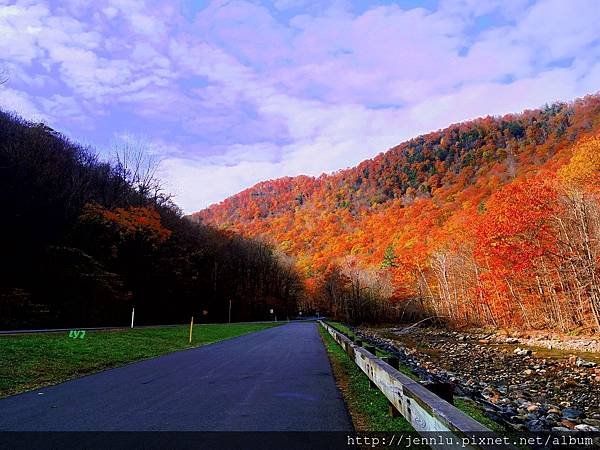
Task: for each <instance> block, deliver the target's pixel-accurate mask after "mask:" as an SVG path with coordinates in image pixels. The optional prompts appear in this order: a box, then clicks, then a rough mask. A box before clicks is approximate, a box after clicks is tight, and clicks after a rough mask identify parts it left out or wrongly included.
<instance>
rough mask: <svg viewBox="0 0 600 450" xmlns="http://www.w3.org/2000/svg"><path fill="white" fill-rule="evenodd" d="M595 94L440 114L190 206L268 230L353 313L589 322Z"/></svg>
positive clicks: (323, 291) (321, 288)
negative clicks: (317, 171) (357, 151)
mask: <svg viewBox="0 0 600 450" xmlns="http://www.w3.org/2000/svg"><path fill="white" fill-rule="evenodd" d="M599 133H600V96H598V95H595V96H588V97H586V98H584V99H580V100H576V101H574V102H572V103H570V104H564V103H558V104H553V105H550V106H545V107H543V108H541V109H538V110H532V111H525V112H523V113H522V114H511V115H507V116H504V117H485V118H481V119H477V120H474V121H470V122H466V123H461V124H456V125H452V126H450V127H448V128H446V129H444V130H441V131H436V132H433V133H429V134H427V135H424V136H419V137H417V138H415V139H412V140H410V141H408V142H405V143H402V144H400V145H398V146H397V147H394V148H392V149H390V150H389V151H387V152H386V153H382V154H379V155H378V156H377V157H375V158H373V159H371V160H368V161H365V162H363V163H361V164H360V165H359V166H357V167H355V168H352V169H348V170H343V171H340V172H337V173H334V174H331V175H322V176H320V177H318V178H313V177H304V176H303V177H296V178H284V179H280V180H274V181H267V182H263V183H260V184H258V185H256V186H254V187H252V188H250V189H247V190H245V191H243V192H241V193H239V194H237V195H235V196H233V197H231V198H229V199H226V200H225V201H223V202H222V203H220V204H218V205H213V206H212V207H210V208H208V209H206V210H203V211H201V212H199V213H196V214H195V215H193V217H194V218H195V219H196V220H197V221H200V222H201V223H204V224H212V225H217V226H219V227H220V228H222V229H227V230H232V231H239V232H241V233H242V234H243V235H245V236H250V237H257V236H261V237H263V238H265V239H271V240H272V241H273V242H275V243H276V244H277V245H278V246H279V247H280V248H281V250H282V251H284V252H285V253H287V254H288V255H291V256H293V257H294V258H295V259H296V265H297V267H298V268H299V269H300V271H301V274H302V275H303V276H304V278H305V284H306V287H307V289H308V291H309V293H310V294H311V297H310V298H311V299H312V300H311V301H313V302H314V306H315V307H319V308H322V309H323V310H328V311H329V312H330V313H332V314H333V315H335V316H337V317H338V318H341V319H346V320H351V321H355V322H361V321H368V320H382V321H394V320H399V319H403V318H406V317H407V315H408V314H419V315H422V316H424V317H425V316H437V317H439V318H440V319H441V320H443V321H445V322H448V323H450V324H454V325H489V326H495V327H520V326H527V327H532V328H548V329H556V330H560V331H563V332H566V331H573V330H579V331H591V330H600V322H599V318H600V279H599V277H600V271H599V264H600V261H599V257H600V242H599V237H600V236H599V233H600V215H599V207H600V203H599V196H598V195H599V189H598V188H599V186H600V139H599V138H598V137H597V136H598V135H599Z"/></svg>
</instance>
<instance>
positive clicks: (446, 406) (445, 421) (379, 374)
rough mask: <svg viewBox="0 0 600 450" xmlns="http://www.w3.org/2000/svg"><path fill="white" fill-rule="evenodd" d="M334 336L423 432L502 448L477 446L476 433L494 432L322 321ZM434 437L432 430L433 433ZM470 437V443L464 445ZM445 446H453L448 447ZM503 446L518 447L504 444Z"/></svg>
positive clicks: (470, 445)
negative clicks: (448, 434) (438, 433)
mask: <svg viewBox="0 0 600 450" xmlns="http://www.w3.org/2000/svg"><path fill="white" fill-rule="evenodd" d="M319 323H320V324H321V326H323V328H325V329H326V330H327V331H328V332H329V334H330V335H331V336H332V337H333V339H334V340H335V341H336V342H337V343H338V344H339V345H340V346H341V347H342V348H343V349H344V351H345V352H346V353H347V354H348V355H349V356H350V358H352V359H353V360H354V362H355V363H356V365H357V366H358V367H359V368H360V369H361V370H362V371H363V372H364V373H365V374H366V375H367V377H368V378H369V380H371V384H372V385H374V386H376V387H377V388H378V389H379V390H380V391H381V392H382V393H383V395H385V396H386V397H387V399H388V400H389V402H390V407H391V408H395V410H396V411H398V412H399V413H400V414H402V415H403V416H404V418H405V419H406V420H407V421H408V422H409V423H410V424H411V425H412V426H413V428H414V429H415V430H416V431H417V432H419V433H422V432H436V431H437V432H445V433H450V434H452V435H453V437H454V439H453V441H455V442H456V443H457V445H456V448H463V449H464V448H471V449H489V448H495V449H498V448H499V447H498V445H495V446H493V445H485V444H483V445H477V442H478V440H477V439H473V437H474V436H475V435H480V433H485V434H486V435H490V436H491V435H493V434H494V433H493V432H492V431H491V430H490V429H489V428H487V427H485V426H483V425H482V424H480V423H479V422H477V421H476V420H474V419H472V418H471V417H469V416H468V415H466V414H465V413H463V412H462V411H461V410H459V409H458V408H456V407H455V406H453V405H451V404H450V403H448V402H447V401H445V400H443V399H442V398H440V397H438V396H437V395H435V394H434V393H433V392H431V391H429V390H428V389H427V388H425V387H424V386H423V385H421V384H420V383H419V382H417V381H415V380H412V379H411V378H409V377H407V376H406V375H404V374H403V373H401V372H399V371H398V370H397V369H395V368H394V367H392V366H391V365H389V364H388V363H386V362H385V361H383V360H382V359H380V358H377V356H375V355H374V354H372V353H371V352H369V351H367V350H366V349H364V348H362V347H361V346H359V345H357V344H355V343H354V342H352V341H351V340H350V339H349V338H347V337H346V336H344V335H343V334H342V333H340V332H338V331H337V330H335V329H334V328H332V327H331V326H330V325H328V324H326V323H325V322H323V321H319ZM429 436H431V433H429ZM467 438H470V439H469V442H468V443H467V444H466V445H464V444H463V443H464V442H466V440H467ZM443 448H452V446H444V447H443ZM503 448H514V447H511V446H508V445H506V446H504V447H503Z"/></svg>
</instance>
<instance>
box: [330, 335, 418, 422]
mask: <svg viewBox="0 0 600 450" xmlns="http://www.w3.org/2000/svg"><path fill="white" fill-rule="evenodd" d="M319 332H320V333H321V336H322V338H323V342H324V343H325V348H326V349H327V353H328V354H329V358H330V360H331V363H332V366H333V369H334V372H335V375H336V378H337V379H338V384H340V388H341V390H342V393H343V394H344V398H345V400H346V404H347V405H348V408H349V409H350V412H351V414H352V416H353V420H354V422H355V423H354V426H355V427H356V428H357V430H358V431H405V432H406V431H414V430H413V428H412V426H411V425H410V424H409V423H408V422H407V421H406V420H405V419H404V418H403V417H391V416H389V415H388V400H387V398H385V396H384V395H383V394H382V393H381V391H379V389H377V388H371V387H369V379H368V378H367V376H366V375H365V374H364V373H363V372H362V371H361V370H360V369H359V368H358V367H357V366H356V364H354V361H352V360H351V359H350V357H349V356H348V355H347V354H346V353H345V352H344V351H343V350H342V348H341V347H340V346H339V345H338V344H337V343H336V342H335V341H334V340H333V338H332V337H331V336H330V335H329V333H328V332H327V331H326V330H325V329H324V328H323V327H319ZM357 422H358V423H357Z"/></svg>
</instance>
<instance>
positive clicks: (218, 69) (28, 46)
mask: <svg viewBox="0 0 600 450" xmlns="http://www.w3.org/2000/svg"><path fill="white" fill-rule="evenodd" d="M598 23H600V8H599V7H598V2H597V1H596V0H587V1H586V0H572V1H563V0H541V1H533V0H531V1H529V0H503V1H496V0H489V1H477V0H439V1H423V2H419V1H415V0H405V1H389V0H388V1H383V0H382V1H362V0H361V1H359V0H355V1H347V0H332V1H307V0H263V1H250V0H215V1H213V0H203V1H181V2H177V1H175V0H171V1H167V0H165V1H147V2H144V1H142V0H98V1H94V2H88V1H85V0H64V1H62V0H55V1H45V0H38V1H29V0H24V1H16V2H15V1H8V2H7V1H2V0H0V69H1V70H2V71H3V72H5V73H7V74H8V75H9V81H8V82H7V83H6V84H5V85H4V86H2V87H0V107H1V108H2V109H5V110H12V111H16V112H17V113H19V114H21V115H22V116H24V117H26V118H28V119H30V120H33V121H43V122H45V123H47V124H48V125H49V126H51V127H53V128H55V129H57V130H59V131H62V132H64V133H65V134H67V135H68V136H70V137H72V138H73V139H76V140H78V141H80V142H82V143H84V144H90V145H93V146H94V147H95V148H96V149H97V151H98V153H99V154H100V155H101V156H102V157H105V158H110V157H111V155H113V154H114V149H115V148H117V147H119V146H121V145H124V143H125V142H126V141H131V140H134V141H136V142H138V143H142V144H143V145H144V146H146V147H147V148H148V151H149V152H152V153H156V154H158V155H159V157H160V159H161V169H160V173H161V176H162V177H163V179H164V180H165V182H166V184H167V186H168V188H169V189H170V190H171V191H172V192H174V193H175V195H176V202H177V203H178V204H179V205H180V206H181V207H183V209H184V210H185V211H186V212H192V211H196V210H199V209H201V208H203V207H205V206H207V205H209V204H210V203H213V202H217V201H220V200H222V199H224V198H225V197H227V196H229V195H232V194H234V193H236V192H238V191H240V190H242V189H244V188H246V187H248V186H251V185H253V184H254V183H256V182H258V181H261V180H264V179H271V178H277V177H281V176H286V175H297V174H301V173H304V174H310V175H319V174H321V173H323V172H330V171H334V170H337V169H341V168H345V167H349V166H353V165H355V164H357V163H358V162H360V161H362V160H364V159H366V158H369V157H372V156H374V155H376V154H377V153H379V152H381V151H385V150H386V149H388V148H389V147H391V146H394V145H396V144H398V143H400V142H401V141H403V140H405V139H407V138H410V137H413V136H416V135H418V134H421V133H424V132H427V131H431V130H435V129H438V128H442V127H445V126H447V125H449V124H450V123H454V122H458V121H462V120H466V119H470V118H474V117H478V116H482V115H487V114H503V113H507V112H518V111H521V110H523V109H526V108H535V107H538V106H541V105H543V104H545V103H549V102H552V101H555V100H570V99H573V98H575V97H579V96H583V95H585V94H588V93H595V92H597V91H598V90H600V27H599V26H598Z"/></svg>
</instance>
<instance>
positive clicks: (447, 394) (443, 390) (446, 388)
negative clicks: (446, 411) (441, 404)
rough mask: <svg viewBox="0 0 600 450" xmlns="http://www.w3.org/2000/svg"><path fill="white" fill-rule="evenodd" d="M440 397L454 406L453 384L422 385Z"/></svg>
mask: <svg viewBox="0 0 600 450" xmlns="http://www.w3.org/2000/svg"><path fill="white" fill-rule="evenodd" d="M421 384H422V385H423V386H425V387H426V388H427V389H429V390H430V391H431V392H433V393H434V394H435V395H437V396H438V397H440V398H442V399H444V400H446V401H447V402H448V403H450V404H451V405H454V386H453V385H452V383H431V382H430V383H421Z"/></svg>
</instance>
